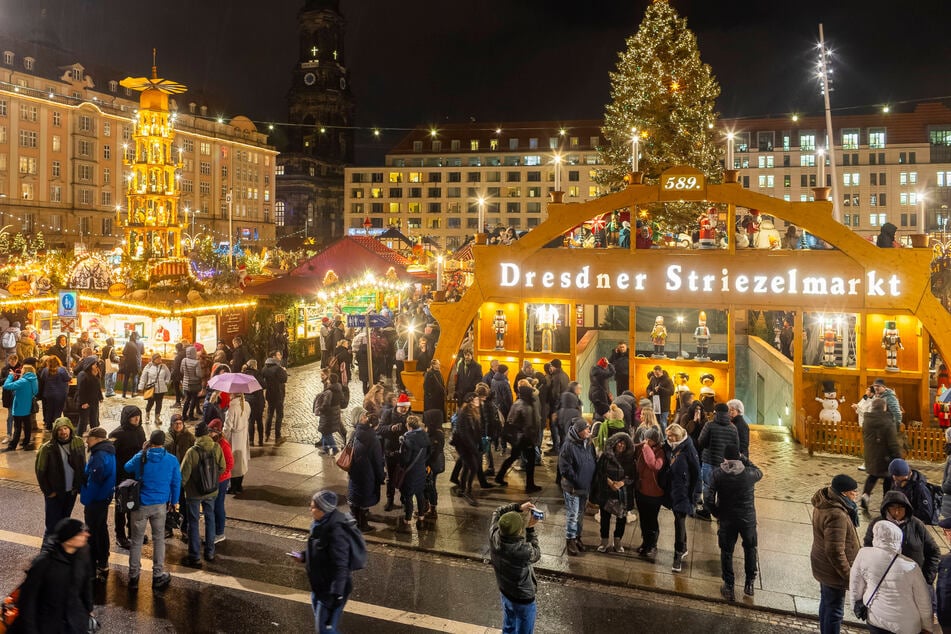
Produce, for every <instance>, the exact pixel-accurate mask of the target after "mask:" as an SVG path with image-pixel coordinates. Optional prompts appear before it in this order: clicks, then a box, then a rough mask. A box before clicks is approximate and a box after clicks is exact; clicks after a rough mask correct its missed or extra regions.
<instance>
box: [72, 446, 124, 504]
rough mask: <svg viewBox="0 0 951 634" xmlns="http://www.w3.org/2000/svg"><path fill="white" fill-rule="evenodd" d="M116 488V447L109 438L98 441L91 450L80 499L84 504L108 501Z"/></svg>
mask: <svg viewBox="0 0 951 634" xmlns="http://www.w3.org/2000/svg"><path fill="white" fill-rule="evenodd" d="M115 489H116V448H115V446H114V445H113V444H112V443H111V442H110V441H108V440H104V441H101V442H97V443H96V444H95V446H94V447H93V448H92V449H90V450H89V461H88V462H86V471H85V477H84V481H83V487H82V489H81V490H80V492H79V501H80V502H81V503H82V505H83V506H89V505H90V504H92V503H93V502H107V501H109V500H111V499H112V494H113V493H114V492H115Z"/></svg>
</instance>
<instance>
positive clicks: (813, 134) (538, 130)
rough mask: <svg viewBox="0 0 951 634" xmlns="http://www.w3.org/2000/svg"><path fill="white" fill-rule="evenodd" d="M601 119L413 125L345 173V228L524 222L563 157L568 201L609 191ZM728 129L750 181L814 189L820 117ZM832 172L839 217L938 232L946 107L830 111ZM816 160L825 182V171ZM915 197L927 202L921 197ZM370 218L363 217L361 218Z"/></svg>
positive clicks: (452, 238)
mask: <svg viewBox="0 0 951 634" xmlns="http://www.w3.org/2000/svg"><path fill="white" fill-rule="evenodd" d="M600 125H601V122H600V121H595V120H588V121H573V122H565V123H557V122H540V123H539V122H535V123H507V124H501V125H499V126H498V127H497V128H491V127H487V126H485V125H477V124H464V125H442V126H439V127H434V128H428V127H419V128H417V129H416V130H414V131H412V132H411V133H409V134H408V135H407V136H406V137H405V138H404V139H403V140H402V141H400V142H399V143H398V144H397V145H396V146H395V147H394V148H392V149H391V150H390V152H389V153H388V154H387V155H386V158H385V161H384V165H383V166H379V167H353V168H348V169H347V171H346V185H345V191H344V195H345V197H346V200H345V207H344V212H345V223H346V227H347V230H348V231H350V232H359V231H363V230H364V229H365V228H366V226H369V227H370V228H372V229H377V228H386V227H397V228H400V230H401V231H403V233H407V234H409V235H413V236H417V237H418V236H420V235H426V236H431V237H434V238H436V239H437V241H438V243H439V245H440V246H442V247H443V248H446V249H453V248H456V247H458V246H459V245H461V244H463V242H464V241H465V239H466V236H471V235H472V234H473V233H475V232H476V230H477V228H478V225H479V199H480V198H482V199H483V200H484V203H483V204H484V210H483V211H484V214H485V215H484V218H485V222H486V224H487V225H488V227H489V228H490V229H491V228H493V227H495V226H498V225H502V226H511V227H515V228H517V229H520V230H528V229H531V228H532V227H535V226H537V225H538V224H539V223H540V222H541V221H542V220H544V218H545V217H546V213H545V209H546V203H547V201H548V194H549V192H551V191H552V190H553V189H554V181H555V165H556V164H555V159H556V156H557V157H560V164H559V165H560V170H561V175H560V179H561V189H562V190H563V191H564V192H565V194H566V195H565V201H566V202H583V201H586V200H591V199H593V198H597V197H598V196H600V195H602V194H603V193H606V191H605V189H604V187H603V186H601V185H599V184H598V183H597V175H598V170H599V165H600V157H599V154H598V150H597V148H598V146H599V145H600V143H601V142H602V138H601V137H600ZM722 125H723V126H724V127H725V129H731V130H734V144H735V145H734V147H735V152H734V167H735V168H736V169H738V170H739V180H740V183H741V184H742V185H743V186H744V187H747V188H749V189H752V190H755V191H759V192H761V193H763V194H766V195H769V196H774V197H776V198H780V199H783V200H786V201H792V202H801V201H809V200H813V199H814V192H813V190H812V189H813V188H814V187H816V186H817V179H818V177H819V174H818V166H817V162H816V161H817V160H821V159H820V158H818V157H822V155H821V154H819V153H818V151H817V150H818V149H819V148H821V147H823V146H824V145H825V138H826V134H825V119H824V118H823V117H821V116H815V117H797V118H796V119H795V120H794V119H792V118H790V119H778V118H771V119H737V120H724V121H723V122H722ZM833 125H834V126H835V127H834V130H835V137H836V138H835V143H836V147H835V157H834V160H835V161H836V172H837V174H836V178H837V179H838V185H839V187H838V194H839V199H838V201H837V203H838V208H839V211H840V213H841V218H842V223H843V224H845V225H847V226H848V227H850V228H851V229H852V230H853V231H856V232H858V233H860V234H862V235H863V236H865V237H874V236H875V235H877V234H878V233H879V231H880V229H881V226H882V225H883V224H885V223H886V222H891V223H893V224H895V225H896V226H897V227H898V229H899V232H900V233H899V235H902V232H904V234H912V233H921V232H922V231H921V226H922V225H921V222H922V221H921V216H922V214H923V216H924V228H925V230H926V231H927V232H938V231H944V230H945V228H946V223H947V220H948V217H949V212H948V209H949V205H951V109H948V107H947V106H945V105H943V104H939V103H922V104H918V105H917V106H912V107H910V108H909V109H907V110H906V111H897V110H895V109H892V110H891V111H890V112H879V113H875V114H856V115H844V116H839V115H836V116H835V117H834V118H833ZM823 158H825V160H826V162H827V165H826V167H825V170H824V171H825V179H826V185H827V186H831V179H832V170H831V165H830V164H828V163H829V158H828V157H823ZM922 200H923V201H924V203H922ZM368 222H369V225H367V223H368Z"/></svg>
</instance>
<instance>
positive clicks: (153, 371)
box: [139, 362, 172, 394]
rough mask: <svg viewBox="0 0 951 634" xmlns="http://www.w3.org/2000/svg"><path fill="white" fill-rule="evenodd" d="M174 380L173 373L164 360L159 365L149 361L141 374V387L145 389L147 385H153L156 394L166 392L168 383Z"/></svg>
mask: <svg viewBox="0 0 951 634" xmlns="http://www.w3.org/2000/svg"><path fill="white" fill-rule="evenodd" d="M171 382H172V373H171V372H170V371H169V369H168V366H167V365H165V364H164V363H162V362H159V364H158V365H155V364H154V363H149V364H148V365H147V366H145V367H144V368H143V369H142V374H141V375H140V376H139V389H140V390H143V391H144V390H145V388H147V387H150V386H151V387H153V388H154V389H155V393H156V394H165V393H166V392H168V385H169V383H171Z"/></svg>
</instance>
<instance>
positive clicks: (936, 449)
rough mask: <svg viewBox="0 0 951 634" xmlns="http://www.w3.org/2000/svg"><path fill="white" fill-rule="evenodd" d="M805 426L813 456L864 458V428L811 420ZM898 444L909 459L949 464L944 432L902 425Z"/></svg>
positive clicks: (845, 423) (855, 424) (808, 446)
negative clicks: (829, 455)
mask: <svg viewBox="0 0 951 634" xmlns="http://www.w3.org/2000/svg"><path fill="white" fill-rule="evenodd" d="M804 426H805V437H804V438H803V445H805V447H806V449H807V450H808V451H809V455H810V456H811V455H812V454H813V452H816V451H818V452H821V453H831V454H840V455H846V456H856V457H858V458H861V457H862V455H863V446H864V441H863V438H862V428H861V427H859V425H858V423H854V422H841V423H827V422H823V421H819V420H814V419H812V418H811V417H807V418H806V420H805V425H804ZM898 442H899V444H901V445H902V449H903V450H904V452H905V456H904V457H905V458H908V459H912V460H927V461H930V462H944V461H945V458H946V456H945V453H944V445H945V437H944V430H943V429H936V428H925V427H906V426H905V425H902V426H901V431H899V433H898Z"/></svg>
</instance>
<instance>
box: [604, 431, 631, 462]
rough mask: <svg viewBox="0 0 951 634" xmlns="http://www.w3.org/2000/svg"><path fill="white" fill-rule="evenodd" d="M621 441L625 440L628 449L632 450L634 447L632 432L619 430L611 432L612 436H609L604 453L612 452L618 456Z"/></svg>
mask: <svg viewBox="0 0 951 634" xmlns="http://www.w3.org/2000/svg"><path fill="white" fill-rule="evenodd" d="M619 442H624V443H625V445H626V446H627V450H628V451H631V450H633V448H634V441H633V440H632V439H631V436H630V434H628V433H627V432H623V431H619V432H617V433H615V434H611V436H610V438H608V442H607V444H605V446H604V453H610V454H611V455H612V456H617V451H616V449H617V444H618V443H619Z"/></svg>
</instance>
